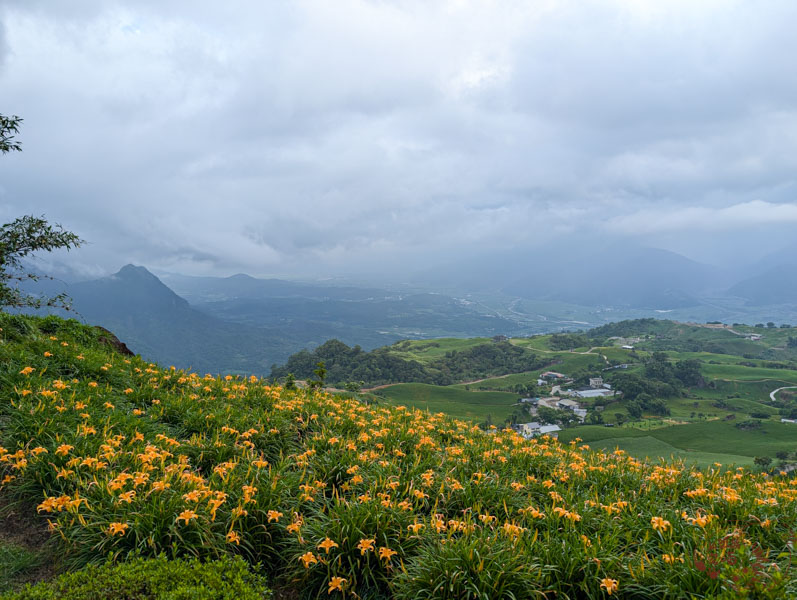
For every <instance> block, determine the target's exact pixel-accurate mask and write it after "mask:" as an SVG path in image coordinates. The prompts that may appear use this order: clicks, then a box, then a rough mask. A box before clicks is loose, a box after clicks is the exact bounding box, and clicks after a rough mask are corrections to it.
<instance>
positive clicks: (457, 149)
mask: <svg viewBox="0 0 797 600" xmlns="http://www.w3.org/2000/svg"><path fill="white" fill-rule="evenodd" d="M71 4H74V3H62V2H57V1H56V0H30V1H28V2H25V3H9V2H6V3H4V4H3V3H0V22H1V23H2V28H0V89H3V92H4V93H3V97H2V106H0V112H3V113H4V114H6V113H18V114H20V115H22V116H23V117H25V127H24V130H23V132H22V139H23V141H24V144H25V152H23V153H22V154H18V155H14V156H11V155H8V156H5V157H3V158H2V159H1V160H0V219H4V220H8V219H11V218H14V217H15V216H18V215H19V214H22V213H28V212H34V213H45V214H47V216H48V217H51V218H53V219H55V220H58V221H60V222H62V223H63V224H64V225H66V226H68V227H70V228H72V229H75V230H77V231H79V232H80V233H81V235H83V237H85V238H86V239H89V240H91V241H92V244H91V245H90V246H89V247H87V248H85V249H81V250H80V251H79V252H78V253H76V254H74V255H72V256H70V259H73V260H77V261H82V262H83V263H85V265H84V266H85V269H87V270H88V271H91V270H92V269H97V268H106V269H109V270H112V269H115V268H117V267H118V266H119V265H120V264H122V263H124V262H130V261H133V262H136V263H143V264H147V265H150V266H153V267H160V268H165V269H175V270H177V269H181V270H184V271H189V272H191V271H192V272H216V273H224V272H226V273H231V272H237V271H249V272H253V273H260V274H271V273H296V274H313V273H321V272H324V273H342V272H355V271H357V270H358V269H378V268H395V269H399V267H401V268H403V269H405V270H411V267H412V265H425V264H426V263H428V261H430V260H435V259H436V257H445V256H450V255H452V254H458V253H464V252H467V253H473V252H477V251H481V250H482V249H490V248H496V249H500V248H506V247H512V246H520V245H533V244H537V245H542V244H547V243H550V242H551V241H557V242H558V241H559V238H562V237H563V236H572V235H575V236H578V235H580V232H584V231H589V232H590V233H591V234H595V235H603V236H616V237H633V238H634V239H640V238H642V239H644V241H645V242H648V243H651V244H661V245H665V246H667V247H670V248H672V249H676V250H679V249H680V250H683V251H687V250H688V251H690V252H696V253H701V252H702V253H703V254H704V256H705V257H711V258H715V257H716V256H718V255H721V254H722V253H721V252H709V251H708V250H710V248H708V246H714V247H717V248H719V247H722V246H723V245H730V244H731V243H732V236H733V235H734V232H735V231H736V230H737V229H738V227H739V226H741V225H744V227H745V228H746V234H747V236H748V239H753V238H755V239H760V240H762V243H761V244H760V245H759V247H760V248H761V251H764V250H765V249H766V247H767V243H769V244H770V245H771V244H774V243H775V241H776V240H780V239H782V238H783V235H785V232H787V231H788V230H789V228H793V227H794V221H793V218H792V216H793V214H794V210H795V207H797V197H795V182H794V176H793V173H794V172H795V168H796V167H797V164H796V163H797V158H795V156H797V155H795V153H794V152H793V148H794V147H795V142H797V79H795V78H794V77H793V66H792V62H793V61H792V57H793V56H794V55H795V54H797V42H795V41H794V37H793V35H792V32H791V31H790V25H791V23H793V22H794V20H795V17H797V5H795V4H794V3H793V2H790V1H788V0H781V1H773V2H768V3H765V4H762V3H755V2H752V1H744V0H739V1H737V2H733V3H727V2H724V1H720V0H706V1H705V2H699V3H695V2H687V1H685V0H684V1H678V2H668V3H659V2H654V1H650V2H645V1H641V0H640V1H637V2H630V1H624V0H613V1H612V0H606V1H597V0H591V1H587V2H584V1H579V2H577V1H575V0H562V1H554V0H551V1H547V2H531V1H529V2H520V1H517V2H508V3H502V4H501V5H500V6H497V5H494V4H493V3H489V2H480V1H473V2H468V1H454V0H452V1H450V2H440V3H426V2H415V1H396V2H369V1H365V0H343V1H342V2H336V3H328V2H322V1H320V0H319V1H311V0H307V1H303V2H296V3H259V2H245V3H241V4H240V5H236V6H239V9H238V10H237V11H233V10H230V7H229V6H227V5H219V4H218V3H214V2H194V1H192V2H187V1H185V2H183V1H180V2H169V3H161V2H155V1H146V2H123V1H121V0H120V1H115V2H100V1H95V2H81V3H78V4H77V5H74V6H71ZM3 31H5V46H6V52H5V53H4V52H3V40H4V37H3ZM3 57H5V60H4V62H3ZM748 215H751V216H752V218H747V216H748ZM695 232H698V233H700V235H703V236H705V238H706V240H708V241H707V242H706V244H705V245H704V247H702V248H699V247H697V246H695V244H694V243H693V240H692V238H694V236H695ZM697 258H701V257H700V256H697ZM441 260H442V258H441Z"/></svg>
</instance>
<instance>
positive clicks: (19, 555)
mask: <svg viewBox="0 0 797 600" xmlns="http://www.w3.org/2000/svg"><path fill="white" fill-rule="evenodd" d="M41 560H42V559H41V556H40V555H39V554H38V553H36V552H34V551H32V550H29V549H28V548H25V547H23V546H20V545H18V544H14V543H12V542H6V541H3V540H0V593H2V592H7V591H9V590H10V589H12V588H14V587H16V585H17V583H18V582H19V580H20V579H21V578H23V577H24V576H25V575H26V574H27V573H28V572H30V571H33V570H34V569H36V568H38V567H39V566H40V564H41Z"/></svg>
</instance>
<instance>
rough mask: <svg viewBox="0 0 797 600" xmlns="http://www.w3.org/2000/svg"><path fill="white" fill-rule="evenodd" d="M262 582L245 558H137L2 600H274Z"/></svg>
mask: <svg viewBox="0 0 797 600" xmlns="http://www.w3.org/2000/svg"><path fill="white" fill-rule="evenodd" d="M271 596H272V594H271V590H270V589H269V587H268V586H267V585H266V580H265V578H264V577H263V576H261V575H258V574H256V573H253V572H252V571H251V570H250V568H249V566H248V565H247V563H246V562H245V561H243V560H242V559H241V558H232V557H223V558H221V559H219V560H215V561H211V562H206V563H203V562H200V561H198V560H196V559H192V560H180V559H178V560H168V559H167V558H166V557H165V556H159V557H156V558H151V559H144V558H135V559H132V560H129V561H127V562H125V563H121V564H116V565H114V564H106V565H102V566H97V565H89V566H87V567H85V568H83V569H81V570H79V571H75V572H74V573H67V574H64V575H61V576H60V577H58V578H56V579H55V580H54V581H52V582H46V583H39V584H37V585H29V586H27V587H26V588H24V589H22V590H20V591H17V592H11V593H8V594H5V595H3V596H0V598H2V600H98V599H100V598H101V599H102V600H150V599H151V600H263V599H266V598H271Z"/></svg>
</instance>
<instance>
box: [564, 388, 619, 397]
mask: <svg viewBox="0 0 797 600" xmlns="http://www.w3.org/2000/svg"><path fill="white" fill-rule="evenodd" d="M573 395H574V396H575V397H576V398H601V397H603V396H614V392H613V391H612V390H607V389H606V388H600V389H597V390H579V391H577V392H573Z"/></svg>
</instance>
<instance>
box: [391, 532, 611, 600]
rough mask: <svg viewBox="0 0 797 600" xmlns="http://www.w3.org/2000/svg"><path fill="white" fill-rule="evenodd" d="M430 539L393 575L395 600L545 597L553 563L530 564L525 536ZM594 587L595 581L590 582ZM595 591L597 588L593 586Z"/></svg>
mask: <svg viewBox="0 0 797 600" xmlns="http://www.w3.org/2000/svg"><path fill="white" fill-rule="evenodd" d="M444 541H445V543H441V541H439V540H433V541H430V542H428V543H427V544H426V545H424V546H423V548H422V549H421V551H420V553H419V554H418V555H417V556H415V557H414V558H412V559H411V560H410V561H409V562H407V564H406V569H405V570H404V571H403V572H402V573H400V574H399V575H398V576H397V577H396V580H395V585H394V589H393V594H394V597H395V598H397V599H399V600H426V599H428V600H432V599H435V600H448V599H450V600H454V599H456V600H489V599H491V598H513V599H514V600H522V599H526V598H528V599H531V598H544V597H545V594H544V592H543V590H544V589H545V585H546V584H548V583H549V578H550V576H551V575H553V572H552V567H543V566H540V565H538V564H535V562H534V561H533V560H530V557H529V555H528V554H526V552H524V551H523V550H525V548H518V547H517V545H518V544H520V545H521V546H525V545H526V544H528V540H527V539H525V540H524V539H521V540H509V539H506V538H505V537H503V536H501V535H499V534H492V535H491V534H487V533H485V532H479V531H477V532H476V533H474V534H467V533H466V534H464V535H462V536H461V537H451V538H449V539H448V540H444ZM595 588H597V583H596V584H595ZM596 591H597V589H596Z"/></svg>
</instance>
